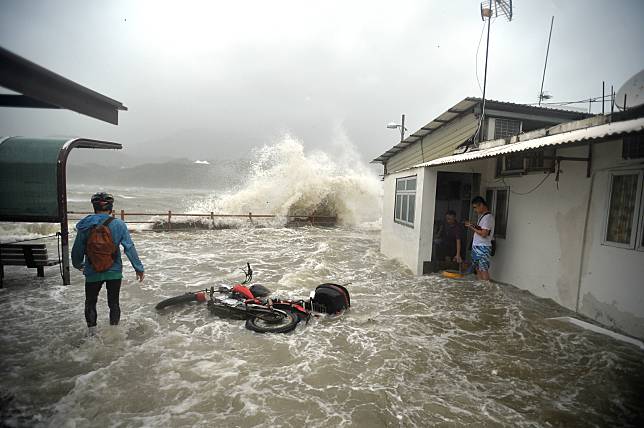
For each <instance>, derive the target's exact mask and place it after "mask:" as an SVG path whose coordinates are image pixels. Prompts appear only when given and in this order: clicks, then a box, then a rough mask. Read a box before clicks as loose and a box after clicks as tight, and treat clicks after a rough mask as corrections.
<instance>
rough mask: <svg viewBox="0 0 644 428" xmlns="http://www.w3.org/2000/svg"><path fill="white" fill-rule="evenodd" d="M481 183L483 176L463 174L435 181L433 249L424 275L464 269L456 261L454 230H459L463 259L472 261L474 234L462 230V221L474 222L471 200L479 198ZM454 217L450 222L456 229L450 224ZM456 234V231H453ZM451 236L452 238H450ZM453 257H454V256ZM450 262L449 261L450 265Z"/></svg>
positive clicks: (441, 174)
mask: <svg viewBox="0 0 644 428" xmlns="http://www.w3.org/2000/svg"><path fill="white" fill-rule="evenodd" d="M480 183H481V175H480V174H472V173H461V172H440V171H439V172H438V174H437V180H436V208H435V210H434V235H433V236H434V245H433V248H432V260H431V262H430V263H427V264H425V266H426V267H425V268H424V269H423V270H424V271H425V272H423V273H431V272H436V271H439V270H444V269H461V268H462V266H459V263H458V262H455V261H453V257H454V256H455V255H456V253H457V251H456V245H455V243H454V240H453V239H451V236H453V235H452V234H451V233H446V232H447V230H449V229H451V228H454V227H456V228H458V230H459V231H460V233H461V236H462V239H461V253H460V255H461V258H462V259H463V260H469V259H470V251H471V249H470V242H471V240H472V236H471V233H470V232H469V231H467V230H466V229H465V228H464V227H463V221H465V220H468V219H471V218H474V217H473V211H472V204H471V200H472V198H473V197H474V196H475V195H477V194H478V192H479V186H480ZM448 213H450V214H451V220H449V221H455V222H456V225H454V224H449V221H448V219H446V215H447V214H448ZM452 231H453V229H452ZM448 235H449V236H450V238H447V237H448ZM452 253H454V254H452ZM448 259H450V260H449V261H448Z"/></svg>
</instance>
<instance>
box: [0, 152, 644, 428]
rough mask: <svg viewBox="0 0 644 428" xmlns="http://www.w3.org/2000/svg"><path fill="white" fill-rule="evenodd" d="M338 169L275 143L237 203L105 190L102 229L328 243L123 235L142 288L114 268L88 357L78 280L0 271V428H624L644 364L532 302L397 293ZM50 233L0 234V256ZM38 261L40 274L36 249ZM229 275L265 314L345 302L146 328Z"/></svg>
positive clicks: (376, 213) (507, 293) (631, 417)
mask: <svg viewBox="0 0 644 428" xmlns="http://www.w3.org/2000/svg"><path fill="white" fill-rule="evenodd" d="M347 159H348V160H347ZM347 159H345V160H344V161H334V160H333V159H332V158H330V157H328V156H326V155H325V154H321V153H317V154H315V153H313V154H308V153H306V152H305V151H304V149H303V146H302V144H299V143H297V142H294V141H291V140H286V141H284V142H282V143H280V144H277V145H275V146H269V147H265V148H263V149H262V150H261V151H260V152H259V156H258V160H257V161H255V162H254V164H253V167H252V170H251V173H250V175H249V177H248V180H247V181H246V184H245V185H244V186H243V187H241V188H240V189H229V190H228V191H226V192H223V193H221V194H212V192H207V191H203V190H201V191H185V190H178V189H144V188H136V187H132V188H113V187H106V188H105V190H109V191H111V192H113V193H114V196H115V200H116V201H115V207H114V208H115V210H116V211H117V212H119V211H120V210H121V209H124V210H125V211H126V212H132V211H134V212H146V213H154V212H157V213H160V212H167V210H172V211H173V212H180V213H181V212H184V213H185V212H195V211H196V212H206V213H207V212H210V211H215V212H221V213H233V214H234V213H240V214H241V213H248V212H249V211H252V212H253V213H272V214H277V215H284V214H288V213H293V212H304V213H307V212H314V211H315V212H317V213H318V214H320V210H321V209H322V208H323V209H324V210H326V213H327V214H331V215H337V216H338V219H339V222H340V225H338V226H337V227H333V228H318V227H310V226H308V227H298V228H288V227H284V226H283V223H284V221H283V218H282V220H279V219H277V220H266V219H264V220H257V221H256V222H255V223H254V224H250V223H249V222H248V221H247V220H241V221H239V220H238V221H234V222H233V223H235V225H236V226H238V228H234V229H225V230H200V231H182V232H181V231H172V232H152V231H145V230H143V231H138V232H135V233H133V238H134V241H135V243H136V246H137V248H138V251H139V254H140V255H141V259H142V260H143V263H144V264H145V268H146V278H145V281H144V282H143V283H142V284H139V283H136V282H135V281H134V271H133V270H132V268H131V266H130V265H129V264H128V263H127V262H125V272H124V274H125V278H124V281H123V286H122V288H121V308H122V312H123V314H122V320H121V325H119V326H118V327H110V326H109V325H108V309H107V304H106V293H105V290H103V291H102V292H101V293H102V294H101V295H100V297H99V306H98V311H99V323H98V330H99V334H98V337H95V338H88V337H86V333H87V331H86V330H87V329H86V326H85V321H84V316H83V309H84V287H83V284H84V280H83V277H82V275H81V274H80V273H79V272H78V271H75V270H74V271H73V272H72V285H71V286H67V287H65V286H62V285H60V284H61V280H60V277H59V276H58V268H57V267H50V268H46V275H45V276H46V277H45V278H36V274H35V272H34V271H33V270H28V269H26V268H24V267H8V268H6V277H5V288H4V289H3V290H1V291H0V417H1V420H2V422H1V423H0V426H2V425H7V426H47V427H49V426H51V427H105V426H114V427H179V426H194V427H251V426H260V427H291V426H292V427H300V426H304V425H306V426H313V427H318V426H329V427H335V426H352V427H353V426H355V427H369V428H371V427H414V426H418V427H424V426H507V427H516V426H519V427H522V426H525V427H560V426H561V427H571V426H583V427H587V426H591V427H593V426H595V427H603V426H644V408H643V403H644V399H643V397H644V351H642V350H640V349H639V348H637V347H635V346H633V345H630V344H627V343H623V342H618V341H615V340H613V339H611V338H609V337H607V336H603V335H599V334H597V333H593V332H590V331H586V330H582V329H579V328H577V327H575V326H572V325H569V324H563V323H561V322H559V321H552V320H548V318H552V317H558V316H568V315H572V314H571V313H570V312H569V311H567V310H565V309H563V308H561V307H560V306H558V305H556V304H554V303H553V302H552V301H549V300H542V299H538V298H535V297H534V296H532V295H530V294H529V293H526V292H522V291H520V290H517V289H515V288H512V287H509V286H500V285H495V284H484V283H480V282H477V281H473V280H450V279H445V278H442V277H440V276H425V277H416V276H414V275H412V274H411V272H410V271H409V270H407V269H406V268H405V267H404V266H403V265H402V264H400V263H398V262H396V261H393V260H389V259H387V258H385V257H384V256H383V255H382V254H381V253H380V252H379V239H380V238H379V236H380V231H379V221H378V220H379V217H380V209H381V208H380V204H381V201H382V196H381V193H382V183H381V181H380V178H379V177H378V176H377V175H376V174H375V173H374V172H373V170H370V169H369V168H368V167H365V166H361V164H360V162H358V161H357V160H355V159H352V158H347ZM216 188H218V187H217V186H215V185H213V189H216ZM96 190H98V189H96V188H95V187H94V186H68V193H67V195H68V202H69V209H70V210H73V211H87V210H88V209H89V208H90V206H89V199H90V196H91V194H92V193H93V192H95V191H96ZM321 207H322V208H321ZM324 213H325V211H322V214H324ZM128 220H129V218H128ZM180 220H181V219H179V218H177V219H174V218H173V224H174V222H175V221H180ZM205 221H206V222H207V220H205ZM130 226H131V227H134V228H136V229H141V228H145V227H146V225H143V226H140V225H130ZM179 226H181V225H180V224H179ZM56 230H57V227H56V225H49V226H46V225H45V226H42V225H24V224H23V225H7V224H2V225H0V238H2V240H3V242H5V241H11V240H14V239H24V238H25V237H27V238H29V237H34V236H43V235H48V234H51V233H52V232H55V231H56ZM71 238H72V239H73V238H74V236H73V235H72V237H71ZM46 242H47V243H48V245H49V247H48V248H49V249H50V251H51V254H52V256H55V254H56V241H55V238H54V239H53V240H52V239H49V240H46ZM246 262H250V263H251V264H252V266H253V269H254V271H255V276H254V280H255V283H262V284H264V285H265V286H267V287H268V288H269V289H271V290H272V291H273V292H274V295H277V296H283V297H287V296H290V297H296V298H306V297H308V295H309V292H310V291H311V290H313V289H314V288H315V286H316V285H317V284H320V283H323V282H337V283H340V284H346V283H350V284H349V285H348V286H347V288H348V289H349V290H350V292H351V300H352V308H351V310H350V311H348V312H346V313H345V314H344V315H342V316H340V317H338V318H322V319H317V320H313V321H312V322H310V323H309V324H308V325H305V324H304V323H300V325H298V327H297V329H296V330H295V331H294V332H292V333H288V334H279V335H275V334H273V335H271V334H265V335H262V334H258V333H254V332H251V331H249V330H247V329H246V328H245V327H244V323H243V322H241V321H235V320H222V319H219V318H216V317H213V316H211V315H210V313H209V312H208V311H207V309H206V306H205V305H203V304H201V305H197V304H193V305H188V306H183V307H179V308H175V309H172V310H167V311H165V312H157V311H155V309H154V306H155V304H156V303H157V302H159V301H161V300H163V299H165V298H168V297H171V296H175V295H180V294H183V293H184V292H186V291H188V290H198V289H203V288H207V287H210V286H213V285H214V286H218V285H220V284H228V285H232V284H234V283H235V281H239V280H240V279H242V278H243V275H242V273H241V271H240V270H239V268H241V267H243V266H245V264H246Z"/></svg>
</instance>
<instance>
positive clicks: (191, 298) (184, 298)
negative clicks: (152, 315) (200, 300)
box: [155, 293, 197, 310]
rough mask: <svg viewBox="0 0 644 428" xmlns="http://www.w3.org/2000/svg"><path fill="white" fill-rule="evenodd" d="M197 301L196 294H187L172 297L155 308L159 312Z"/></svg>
mask: <svg viewBox="0 0 644 428" xmlns="http://www.w3.org/2000/svg"><path fill="white" fill-rule="evenodd" d="M195 301H197V295H196V294H195V293H185V294H182V295H181V296H175V297H170V298H169V299H165V300H162V301H160V302H159V303H157V305H156V306H155V308H156V309H157V310H160V309H165V308H167V307H168V306H172V305H177V304H179V303H188V302H195Z"/></svg>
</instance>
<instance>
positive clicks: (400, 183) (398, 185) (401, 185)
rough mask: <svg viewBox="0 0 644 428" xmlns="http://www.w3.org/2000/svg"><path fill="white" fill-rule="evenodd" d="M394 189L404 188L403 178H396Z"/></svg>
mask: <svg viewBox="0 0 644 428" xmlns="http://www.w3.org/2000/svg"><path fill="white" fill-rule="evenodd" d="M396 190H405V179H403V178H398V179H396Z"/></svg>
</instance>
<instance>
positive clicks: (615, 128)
mask: <svg viewBox="0 0 644 428" xmlns="http://www.w3.org/2000/svg"><path fill="white" fill-rule="evenodd" d="M579 122H580V123H581V122H584V121H579ZM553 128H556V127H553ZM642 131H644V118H642V117H640V118H637V119H631V120H625V121H623V122H612V123H604V124H600V125H594V126H588V127H585V128H581V129H573V130H571V131H565V132H561V133H558V134H554V135H546V136H543V137H538V138H531V139H528V140H524V141H519V142H515V143H509V144H507V143H506V141H505V140H496V141H493V142H490V143H488V146H492V147H489V148H485V149H479V150H476V151H470V152H466V153H461V154H458V155H452V156H446V157H443V158H439V159H434V160H432V161H429V162H425V163H421V164H418V165H414V166H413V167H412V168H419V167H424V166H437V165H447V164H453V163H459V162H468V161H473V160H477V159H483V158H491V157H496V156H501V155H505V154H508V153H516V152H524V151H527V150H533V149H538V148H541V147H548V146H560V145H564V144H572V143H579V142H583V141H591V140H597V139H605V138H608V137H614V136H619V135H624V134H631V133H635V132H642Z"/></svg>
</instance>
